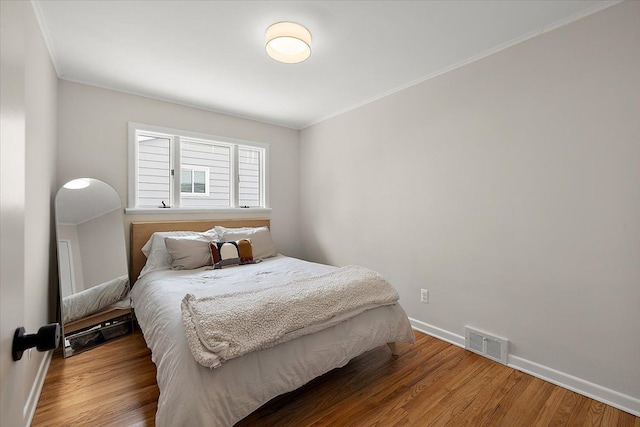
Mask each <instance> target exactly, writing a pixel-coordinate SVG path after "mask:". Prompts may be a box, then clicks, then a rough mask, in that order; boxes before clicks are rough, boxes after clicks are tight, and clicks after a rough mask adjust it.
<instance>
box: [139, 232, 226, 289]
mask: <svg viewBox="0 0 640 427" xmlns="http://www.w3.org/2000/svg"><path fill="white" fill-rule="evenodd" d="M203 236H204V237H205V238H207V239H209V240H220V236H218V234H217V233H216V231H215V230H214V229H211V230H208V231H205V232H204V233H198V232H196V231H162V232H156V233H153V234H152V235H151V238H150V239H149V240H148V241H147V243H145V245H144V246H143V247H142V253H143V254H144V256H146V257H147V262H146V263H145V264H144V267H143V268H142V271H140V276H138V277H139V278H140V277H142V276H144V275H145V274H147V273H150V272H152V271H155V270H162V269H170V268H171V263H172V259H171V254H169V252H168V251H167V246H166V244H165V242H164V239H165V237H183V238H188V237H190V238H193V239H200V238H202V237H203Z"/></svg>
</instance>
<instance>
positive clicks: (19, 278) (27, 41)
mask: <svg viewBox="0 0 640 427" xmlns="http://www.w3.org/2000/svg"><path fill="white" fill-rule="evenodd" d="M0 5H1V12H0V16H1V18H2V25H1V28H2V35H1V37H0V39H1V41H2V48H1V52H2V72H1V75H2V80H1V89H0V93H1V96H2V114H1V117H2V119H1V120H2V126H1V127H2V151H1V156H0V160H1V162H2V163H1V164H2V167H1V170H2V179H1V181H0V185H1V189H0V194H1V198H2V203H1V204H0V206H1V211H0V213H1V224H2V225H1V227H2V248H1V251H0V264H1V267H0V270H1V271H2V274H1V287H0V313H1V319H2V321H1V322H0V323H1V341H0V348H1V350H0V362H1V370H0V419H1V420H2V424H3V425H11V426H21V425H27V424H28V423H29V420H30V417H31V416H33V411H34V410H35V405H36V404H37V399H38V395H39V391H40V388H41V387H42V381H44V375H45V374H46V369H47V366H48V361H49V360H50V353H49V354H46V353H39V352H37V351H35V350H34V351H33V352H32V356H31V357H29V355H28V354H27V353H25V355H24V356H23V358H22V360H20V361H17V362H14V361H13V360H12V359H11V344H12V339H13V334H14V331H15V330H16V328H18V327H19V326H24V327H25V328H26V330H27V333H35V332H37V329H38V328H39V327H40V326H42V325H44V324H46V323H49V322H50V321H53V320H54V319H55V312H54V311H53V310H51V309H50V307H51V304H50V301H55V298H56V295H55V289H56V287H55V286H54V283H53V281H52V277H53V272H54V271H55V262H54V260H55V258H52V256H51V254H52V253H53V252H52V248H54V247H55V246H54V241H55V239H54V238H53V219H52V200H53V194H54V191H53V188H54V186H55V173H56V169H55V167H56V162H55V144H56V107H57V102H56V96H57V76H56V74H55V71H54V69H53V67H52V64H51V61H50V58H49V54H48V52H47V49H46V46H45V44H44V40H43V38H42V34H41V33H40V29H39V27H38V24H37V21H36V18H35V14H34V12H33V9H32V6H31V3H29V2H13V1H2V2H0Z"/></svg>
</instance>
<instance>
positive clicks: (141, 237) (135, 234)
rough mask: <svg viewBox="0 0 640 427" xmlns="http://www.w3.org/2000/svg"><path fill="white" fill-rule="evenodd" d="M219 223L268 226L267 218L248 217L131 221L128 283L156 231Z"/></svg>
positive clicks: (135, 277)
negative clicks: (145, 247) (145, 246)
mask: <svg viewBox="0 0 640 427" xmlns="http://www.w3.org/2000/svg"><path fill="white" fill-rule="evenodd" d="M216 225H220V226H222V227H228V228H234V227H269V226H270V221H269V219H268V218H248V219H218V220H193V221H152V222H132V223H131V255H130V257H131V262H130V263H129V265H130V266H131V270H130V271H129V280H130V283H132V284H134V283H135V281H136V280H138V276H139V275H140V271H141V270H142V267H144V264H145V262H146V261H147V258H146V257H145V256H144V254H143V253H142V247H143V246H144V245H145V243H147V241H148V240H149V239H150V238H151V235H152V234H153V233H155V232H156V231H207V230H210V229H212V228H213V227H215V226H216Z"/></svg>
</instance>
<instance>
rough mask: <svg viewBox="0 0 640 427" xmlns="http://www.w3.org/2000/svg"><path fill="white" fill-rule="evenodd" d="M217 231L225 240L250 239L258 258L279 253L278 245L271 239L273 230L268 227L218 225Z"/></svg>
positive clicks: (255, 255)
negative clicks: (228, 226)
mask: <svg viewBox="0 0 640 427" xmlns="http://www.w3.org/2000/svg"><path fill="white" fill-rule="evenodd" d="M215 231H216V233H217V234H218V236H220V238H221V240H224V241H225V242H229V241H236V240H239V239H249V240H250V241H251V247H252V250H253V256H254V258H256V259H263V258H269V257H272V256H276V255H278V251H276V247H275V245H274V244H273V240H272V239H271V232H270V231H269V229H268V228H267V227H255V228H250V227H245V228H225V227H221V226H219V225H218V226H216V228H215Z"/></svg>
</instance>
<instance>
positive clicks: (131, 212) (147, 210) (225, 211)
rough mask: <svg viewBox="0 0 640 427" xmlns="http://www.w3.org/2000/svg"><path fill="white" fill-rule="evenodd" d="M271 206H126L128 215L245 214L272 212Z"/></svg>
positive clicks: (125, 211)
mask: <svg viewBox="0 0 640 427" xmlns="http://www.w3.org/2000/svg"><path fill="white" fill-rule="evenodd" d="M270 212H271V208H219V209H215V208H209V209H203V208H125V210H124V213H125V214H127V215H147V214H165V215H166V214H169V215H171V214H228V213H233V214H241V213H242V214H244V213H270Z"/></svg>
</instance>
